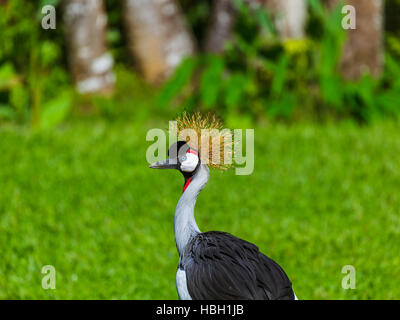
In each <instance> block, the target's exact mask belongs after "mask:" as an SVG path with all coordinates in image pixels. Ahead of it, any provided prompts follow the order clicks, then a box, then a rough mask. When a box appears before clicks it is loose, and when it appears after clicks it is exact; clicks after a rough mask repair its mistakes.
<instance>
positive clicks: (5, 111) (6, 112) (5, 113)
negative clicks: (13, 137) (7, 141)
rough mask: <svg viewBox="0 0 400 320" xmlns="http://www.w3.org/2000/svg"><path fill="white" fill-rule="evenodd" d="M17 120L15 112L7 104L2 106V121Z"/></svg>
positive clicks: (0, 118)
mask: <svg viewBox="0 0 400 320" xmlns="http://www.w3.org/2000/svg"><path fill="white" fill-rule="evenodd" d="M14 118H15V111H14V110H13V108H11V107H10V106H9V105H7V104H0V120H12V119H14Z"/></svg>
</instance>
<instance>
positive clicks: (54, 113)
mask: <svg viewBox="0 0 400 320" xmlns="http://www.w3.org/2000/svg"><path fill="white" fill-rule="evenodd" d="M71 107H72V94H71V93H70V92H69V91H64V92H63V93H61V95H60V96H59V97H57V98H55V99H54V100H51V101H49V102H48V103H46V104H45V105H44V106H43V111H42V114H41V117H40V128H41V129H50V128H53V127H55V126H57V125H58V124H60V123H61V122H62V121H63V120H64V119H65V117H66V116H67V115H68V112H69V111H70V110H71Z"/></svg>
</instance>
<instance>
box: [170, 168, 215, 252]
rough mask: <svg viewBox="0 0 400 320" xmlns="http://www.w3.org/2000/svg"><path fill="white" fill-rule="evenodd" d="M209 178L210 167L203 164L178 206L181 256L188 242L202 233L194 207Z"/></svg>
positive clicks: (175, 223)
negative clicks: (195, 216)
mask: <svg viewBox="0 0 400 320" xmlns="http://www.w3.org/2000/svg"><path fill="white" fill-rule="evenodd" d="M209 176H210V171H209V169H208V167H207V166H206V165H203V164H201V165H200V167H199V168H198V169H197V172H196V173H195V175H194V176H193V177H192V178H191V180H190V184H189V186H188V187H187V188H186V190H185V191H184V192H183V193H182V196H181V198H180V199H179V201H178V205H177V206H176V209H175V219H174V229H175V242H176V247H177V249H178V252H179V255H180V256H181V255H182V254H183V251H184V249H185V247H186V245H187V244H188V242H189V241H190V240H191V239H192V238H193V237H194V236H195V235H196V234H198V233H200V230H199V227H198V226H197V224H196V220H195V218H194V206H195V204H196V200H197V196H198V195H199V193H200V191H201V189H203V187H204V186H205V184H206V183H207V181H208V178H209Z"/></svg>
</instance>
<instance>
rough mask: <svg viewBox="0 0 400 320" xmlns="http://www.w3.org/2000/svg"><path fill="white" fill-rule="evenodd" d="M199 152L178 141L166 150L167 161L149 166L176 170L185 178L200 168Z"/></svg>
mask: <svg viewBox="0 0 400 320" xmlns="http://www.w3.org/2000/svg"><path fill="white" fill-rule="evenodd" d="M200 164H201V161H200V156H199V152H198V151H197V150H195V149H193V148H191V147H190V146H189V145H188V144H187V143H186V142H184V141H178V142H176V143H174V144H173V145H172V146H171V147H170V148H169V150H168V159H166V160H163V161H158V162H156V163H153V164H152V165H150V168H153V169H177V170H179V171H180V172H182V174H183V175H184V176H185V177H186V176H191V175H193V174H194V173H195V171H196V169H197V168H198V167H199V166H200Z"/></svg>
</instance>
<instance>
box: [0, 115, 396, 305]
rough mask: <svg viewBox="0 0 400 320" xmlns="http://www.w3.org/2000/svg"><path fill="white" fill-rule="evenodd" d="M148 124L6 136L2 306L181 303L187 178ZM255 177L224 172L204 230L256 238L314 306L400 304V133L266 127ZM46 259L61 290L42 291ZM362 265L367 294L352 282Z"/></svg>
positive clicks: (1, 144) (382, 128)
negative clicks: (158, 163) (178, 220)
mask: <svg viewBox="0 0 400 320" xmlns="http://www.w3.org/2000/svg"><path fill="white" fill-rule="evenodd" d="M167 125H168V123H167V121H166V122H165V123H161V124H160V123H152V124H148V125H146V126H143V125H141V126H139V125H135V124H132V125H128V124H121V123H114V124H107V123H105V122H102V121H100V120H99V121H97V120H96V122H94V123H90V124H89V123H82V122H77V123H70V124H66V125H64V126H62V127H61V128H59V129H57V130H55V131H52V132H48V133H32V132H29V131H27V130H24V129H16V128H4V127H3V128H2V129H0V252H1V253H0V258H1V260H0V298H1V299H7V298H8V299H21V298H26V299H176V298H177V294H176V289H175V271H176V267H177V263H178V255H177V251H176V248H175V242H174V234H173V215H174V210H175V206H176V203H177V200H178V198H179V196H180V192H181V190H182V185H183V178H182V177H181V176H180V174H179V173H178V172H174V171H156V170H151V169H149V168H148V164H147V162H146V159H145V152H146V149H147V147H148V146H149V145H150V144H151V143H150V142H146V140H145V136H146V131H147V129H149V128H151V127H161V128H164V127H166V126H167ZM255 143H256V148H255V149H256V150H255V170H254V173H253V174H252V175H250V176H236V175H235V174H234V171H233V170H231V171H228V172H216V171H212V172H211V178H210V181H209V183H208V185H207V186H206V187H205V189H204V190H203V191H202V192H201V194H200V197H199V199H198V202H197V206H196V217H197V223H198V225H199V227H200V229H201V230H203V231H207V230H221V231H227V232H230V233H233V234H234V235H236V236H238V237H241V238H243V239H246V240H248V241H251V242H253V243H255V244H257V245H258V246H259V247H260V250H261V251H262V252H264V253H265V254H267V255H269V256H270V257H271V258H273V259H274V260H276V261H277V262H278V263H279V264H280V265H281V266H282V267H283V268H284V269H285V271H286V272H287V274H288V275H289V277H290V278H291V280H292V282H293V287H294V290H295V292H296V294H297V296H298V297H299V298H300V299H393V298H397V299H399V298H400V278H399V271H400V254H399V253H400V251H399V245H400V196H399V194H400V161H399V160H400V157H399V155H400V130H399V129H398V127H396V126H395V125H393V124H376V125H373V126H371V127H361V128H360V127H357V126H355V125H345V124H342V125H338V126H329V125H328V126H310V125H296V126H291V127H286V126H280V125H274V126H270V127H268V128H256V130H255ZM44 265H53V266H54V267H55V269H56V272H57V278H56V281H57V282H56V290H44V289H42V286H41V282H42V277H43V276H44V275H43V274H42V273H41V270H42V267H43V266H44ZM345 265H352V266H354V267H355V269H356V289H355V290H344V289H343V288H342V286H341V284H342V278H343V277H344V276H345V275H344V274H342V273H341V270H342V267H343V266H345Z"/></svg>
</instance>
